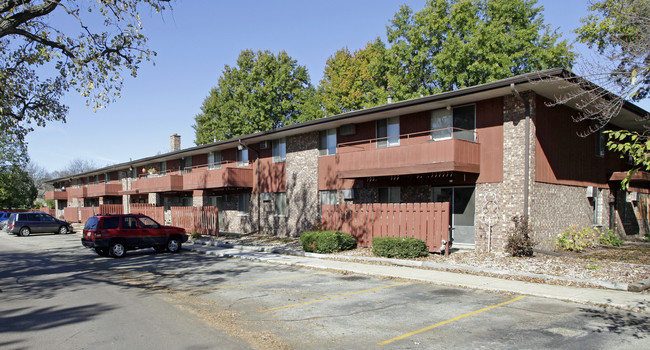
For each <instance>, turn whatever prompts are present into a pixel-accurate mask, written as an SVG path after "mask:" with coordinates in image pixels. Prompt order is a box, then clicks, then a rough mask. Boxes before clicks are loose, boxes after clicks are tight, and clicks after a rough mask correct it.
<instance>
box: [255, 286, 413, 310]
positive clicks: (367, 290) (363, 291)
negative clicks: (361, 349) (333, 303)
mask: <svg viewBox="0 0 650 350" xmlns="http://www.w3.org/2000/svg"><path fill="white" fill-rule="evenodd" d="M408 283H409V282H404V283H398V284H391V285H390V286H383V287H377V288H372V289H366V290H360V291H358V292H352V293H347V294H341V295H337V296H333V297H329V298H325V299H318V300H312V301H307V302H304V303H298V304H291V305H286V306H278V307H274V308H271V309H266V310H260V311H259V312H266V311H273V310H279V309H286V308H288V307H294V306H301V305H307V304H312V303H318V302H321V301H327V300H332V299H336V298H342V297H347V296H350V295H356V294H361V293H367V292H372V291H375V290H380V289H385V288H392V287H397V286H403V285H405V284H408Z"/></svg>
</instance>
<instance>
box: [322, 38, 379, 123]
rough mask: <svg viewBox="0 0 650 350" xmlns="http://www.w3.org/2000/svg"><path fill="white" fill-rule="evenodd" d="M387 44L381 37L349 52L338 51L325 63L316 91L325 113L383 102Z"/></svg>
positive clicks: (345, 50)
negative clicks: (385, 44)
mask: <svg viewBox="0 0 650 350" xmlns="http://www.w3.org/2000/svg"><path fill="white" fill-rule="evenodd" d="M386 52H387V51H386V48H385V46H384V43H383V42H382V41H381V40H380V39H376V40H375V41H374V42H370V43H368V45H367V46H366V47H365V48H364V49H361V50H358V51H356V52H354V53H351V52H350V50H348V49H347V48H344V49H341V50H339V51H337V52H336V53H335V54H334V56H331V57H330V58H329V59H328V60H327V63H326V65H325V71H324V73H323V79H322V80H321V81H320V87H319V93H320V97H321V104H322V106H323V109H324V110H325V113H326V114H328V115H333V114H339V113H344V112H349V111H354V110H359V109H363V108H367V107H373V106H377V105H379V104H382V103H385V102H386V98H387V97H388V95H389V94H390V93H389V92H388V90H387V87H388V81H387V75H388V65H387V56H386Z"/></svg>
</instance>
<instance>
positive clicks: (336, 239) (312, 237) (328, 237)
mask: <svg viewBox="0 0 650 350" xmlns="http://www.w3.org/2000/svg"><path fill="white" fill-rule="evenodd" d="M300 242H301V243H302V249H303V250H304V251H306V252H310V253H321V254H327V253H333V252H340V251H342V250H349V249H354V248H356V247H357V242H356V241H355V240H354V237H352V235H350V234H347V233H343V232H339V231H309V232H303V233H302V234H301V235H300Z"/></svg>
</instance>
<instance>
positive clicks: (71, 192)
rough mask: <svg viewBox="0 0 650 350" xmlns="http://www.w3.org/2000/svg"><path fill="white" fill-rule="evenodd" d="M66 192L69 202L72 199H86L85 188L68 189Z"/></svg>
mask: <svg viewBox="0 0 650 350" xmlns="http://www.w3.org/2000/svg"><path fill="white" fill-rule="evenodd" d="M66 192H68V200H69V201H71V200H72V199H73V198H84V197H86V186H85V185H84V186H78V187H70V188H68V189H67V190H66Z"/></svg>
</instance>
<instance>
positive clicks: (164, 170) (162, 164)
mask: <svg viewBox="0 0 650 350" xmlns="http://www.w3.org/2000/svg"><path fill="white" fill-rule="evenodd" d="M159 167H160V173H161V174H162V175H165V174H166V173H167V162H166V161H162V162H160V166H159Z"/></svg>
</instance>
